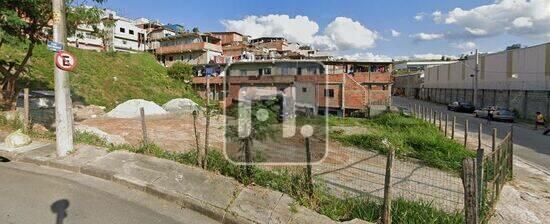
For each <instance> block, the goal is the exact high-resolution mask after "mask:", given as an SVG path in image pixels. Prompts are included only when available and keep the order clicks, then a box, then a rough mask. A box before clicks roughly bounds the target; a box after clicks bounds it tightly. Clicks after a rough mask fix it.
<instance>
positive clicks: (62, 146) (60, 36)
mask: <svg viewBox="0 0 550 224" xmlns="http://www.w3.org/2000/svg"><path fill="white" fill-rule="evenodd" d="M52 6H53V8H52V9H53V39H54V41H55V42H58V43H61V44H62V45H63V47H66V46H67V27H66V20H65V16H66V15H65V1H64V0H52ZM54 77H55V124H56V128H55V136H56V141H55V143H56V148H57V155H58V156H66V155H67V154H68V153H69V152H71V151H73V150H74V145H73V113H72V102H71V93H70V86H69V75H68V73H67V72H66V71H63V70H61V69H59V68H57V66H55V65H54Z"/></svg>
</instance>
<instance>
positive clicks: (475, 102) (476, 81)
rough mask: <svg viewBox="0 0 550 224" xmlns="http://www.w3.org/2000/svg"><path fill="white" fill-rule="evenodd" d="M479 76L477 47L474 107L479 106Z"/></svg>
mask: <svg viewBox="0 0 550 224" xmlns="http://www.w3.org/2000/svg"><path fill="white" fill-rule="evenodd" d="M478 76H479V52H478V51H477V49H476V68H475V74H474V86H473V87H472V88H473V89H474V97H473V98H474V99H473V103H474V107H477V86H478V85H477V84H478Z"/></svg>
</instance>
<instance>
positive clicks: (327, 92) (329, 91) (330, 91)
mask: <svg viewBox="0 0 550 224" xmlns="http://www.w3.org/2000/svg"><path fill="white" fill-rule="evenodd" d="M325 97H329V98H333V97H334V89H325Z"/></svg>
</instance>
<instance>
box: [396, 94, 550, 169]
mask: <svg viewBox="0 0 550 224" xmlns="http://www.w3.org/2000/svg"><path fill="white" fill-rule="evenodd" d="M393 104H394V105H395V106H401V107H407V108H408V107H409V105H410V104H413V105H414V104H417V105H423V106H426V107H428V108H433V109H434V111H435V110H437V111H438V112H444V113H448V114H449V117H452V116H456V120H457V125H456V128H457V129H458V130H461V131H463V130H464V122H465V120H466V119H468V123H469V133H470V134H469V135H470V136H474V137H475V136H477V135H476V133H477V130H478V127H479V124H480V123H482V124H483V125H482V126H483V127H484V128H483V134H484V136H483V138H484V139H487V140H489V139H490V138H491V137H490V136H491V132H492V129H493V128H497V134H498V135H497V136H498V138H499V139H502V138H504V136H505V135H506V134H507V133H508V132H509V131H510V127H511V126H512V125H513V126H514V155H515V156H517V157H520V158H521V159H522V160H524V161H526V162H528V163H530V164H531V165H533V166H536V167H537V168H539V169H542V170H544V171H546V172H548V173H550V136H545V135H542V133H543V130H542V129H540V128H539V130H537V131H535V130H533V128H534V125H528V124H521V123H513V124H511V123H506V122H498V121H493V122H491V124H487V120H486V119H482V118H476V117H474V116H473V115H472V114H468V113H456V112H452V111H448V110H447V106H446V105H441V104H434V103H429V102H425V101H420V100H414V99H409V98H404V97H395V96H394V97H393ZM533 116H534V115H533ZM547 116H549V115H547ZM489 141H490V140H489Z"/></svg>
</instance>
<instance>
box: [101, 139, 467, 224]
mask: <svg viewBox="0 0 550 224" xmlns="http://www.w3.org/2000/svg"><path fill="white" fill-rule="evenodd" d="M116 150H127V151H130V152H135V153H143V154H147V155H151V156H155V157H159V158H164V159H169V160H172V161H176V162H179V163H182V164H186V165H191V166H196V165H197V156H196V153H195V152H188V153H179V152H169V151H165V150H163V149H162V148H160V147H158V146H156V145H152V144H148V145H142V146H140V147H132V146H129V145H119V146H110V147H109V151H116ZM207 165H208V166H207V169H208V170H210V171H212V172H216V173H219V174H222V175H224V176H229V177H233V178H235V179H236V180H237V181H239V182H241V183H243V184H245V185H248V184H255V185H259V186H263V187H267V188H271V189H273V190H277V191H280V192H283V193H285V194H287V195H289V196H291V197H292V198H294V199H296V201H297V203H298V204H300V205H303V206H306V207H308V208H310V209H312V210H314V211H316V212H318V213H320V214H323V215H326V216H328V217H329V218H331V219H333V220H336V221H347V220H352V219H354V218H359V219H363V220H366V221H370V222H377V221H378V219H379V217H380V215H381V213H382V212H381V209H382V206H381V204H380V202H379V200H375V199H368V198H357V197H345V198H340V197H336V196H334V195H331V194H330V193H329V190H328V189H327V188H326V187H325V186H324V185H323V184H322V182H321V181H317V182H316V184H315V186H314V194H313V197H311V198H310V197H309V196H308V195H307V192H306V190H305V189H307V188H306V180H305V178H304V175H303V173H302V172H300V169H294V170H293V171H290V170H288V169H275V170H264V169H259V168H257V167H254V166H252V167H251V175H250V176H247V175H245V172H244V168H243V166H238V165H235V164H233V163H231V162H229V161H227V160H226V159H225V157H224V156H223V154H222V153H220V152H218V151H216V150H211V151H210V152H209V154H208V157H207ZM290 209H291V211H296V205H294V204H293V205H291V206H290ZM392 219H393V221H394V223H441V224H447V223H457V224H458V223H462V222H463V215H462V214H461V213H453V214H449V213H446V212H443V211H441V210H438V209H435V208H433V207H432V206H431V205H430V204H429V203H423V202H410V201H405V200H402V199H397V200H395V201H394V202H393V209H392Z"/></svg>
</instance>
